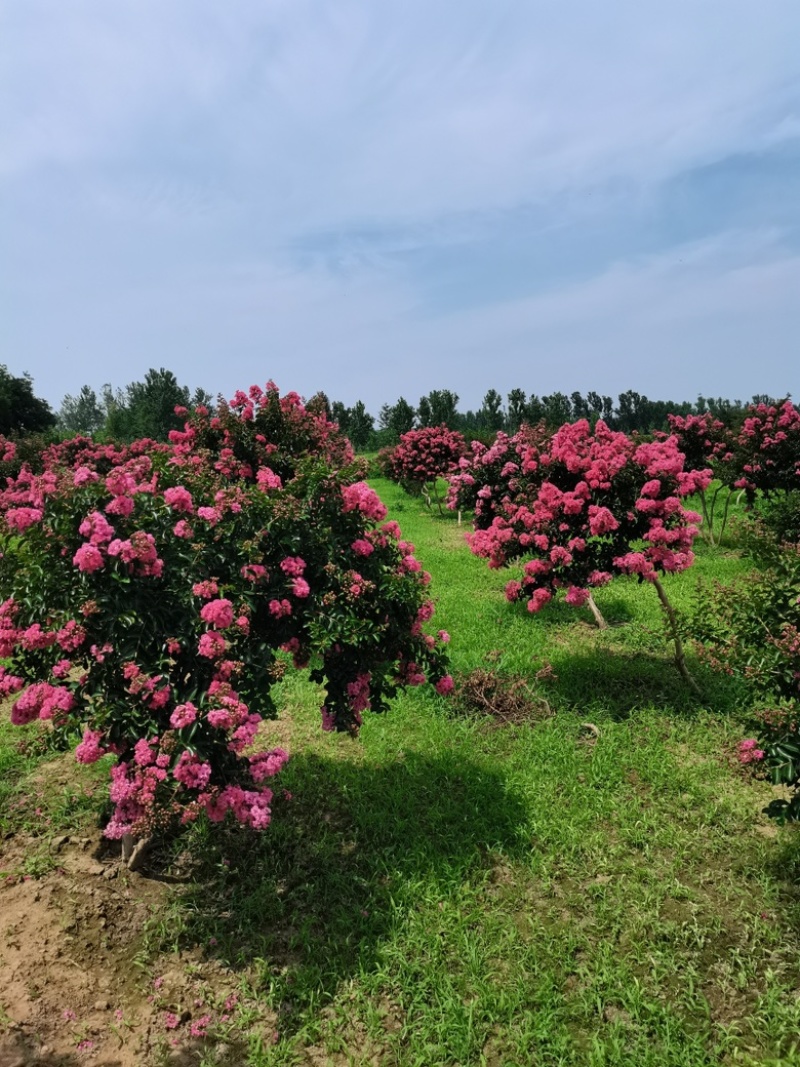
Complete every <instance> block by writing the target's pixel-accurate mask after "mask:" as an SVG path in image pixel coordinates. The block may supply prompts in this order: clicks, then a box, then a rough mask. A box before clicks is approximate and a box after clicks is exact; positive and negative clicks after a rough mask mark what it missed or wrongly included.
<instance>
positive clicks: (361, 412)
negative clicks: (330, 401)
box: [347, 400, 375, 449]
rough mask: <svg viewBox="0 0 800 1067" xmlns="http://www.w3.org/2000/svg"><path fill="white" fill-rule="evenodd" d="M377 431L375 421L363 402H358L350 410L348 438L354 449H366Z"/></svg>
mask: <svg viewBox="0 0 800 1067" xmlns="http://www.w3.org/2000/svg"><path fill="white" fill-rule="evenodd" d="M374 430H375V419H374V418H373V417H372V415H370V414H369V413H368V412H367V409H366V407H365V406H364V401H363V400H357V401H356V402H355V404H354V405H353V406H352V408H350V412H349V418H348V426H347V436H348V437H349V438H350V443H351V444H352V446H353V448H356V449H364V448H366V447H367V445H368V444H369V442H370V438H371V437H372V434H373V432H374Z"/></svg>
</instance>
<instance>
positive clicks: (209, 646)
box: [197, 630, 226, 659]
mask: <svg viewBox="0 0 800 1067" xmlns="http://www.w3.org/2000/svg"><path fill="white" fill-rule="evenodd" d="M225 647H226V646H225V638H224V637H223V636H222V634H221V633H219V632H218V631H217V630H209V631H208V633H205V634H203V635H202V637H201V638H200V642H199V644H198V647H197V650H198V652H199V653H200V655H201V656H205V657H206V659H219V657H220V656H222V655H223V654H224V652H225Z"/></svg>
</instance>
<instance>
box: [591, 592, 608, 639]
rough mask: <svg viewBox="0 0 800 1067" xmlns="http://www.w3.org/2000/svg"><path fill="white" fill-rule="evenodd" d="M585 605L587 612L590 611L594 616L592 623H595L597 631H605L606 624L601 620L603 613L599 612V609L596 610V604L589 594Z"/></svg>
mask: <svg viewBox="0 0 800 1067" xmlns="http://www.w3.org/2000/svg"><path fill="white" fill-rule="evenodd" d="M586 603H587V604H588V606H589V610H590V611H591V613H592V615H594V621H595V622H596V623H597V628H598V630H607V629H608V623H607V622H606V620H605V619H604V618H603V613H602V612H601V610H600V608H598V606H597V604H595V602H594V597H593V596H592V594H591V593H589V599H588V600H587V601H586Z"/></svg>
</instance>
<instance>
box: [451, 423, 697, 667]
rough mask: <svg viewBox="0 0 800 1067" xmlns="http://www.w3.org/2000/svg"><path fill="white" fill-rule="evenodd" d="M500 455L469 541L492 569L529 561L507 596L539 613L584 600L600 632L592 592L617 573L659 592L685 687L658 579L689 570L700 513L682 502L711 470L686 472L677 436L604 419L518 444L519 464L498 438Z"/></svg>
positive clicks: (679, 648) (672, 624) (679, 653)
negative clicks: (495, 481) (652, 437)
mask: <svg viewBox="0 0 800 1067" xmlns="http://www.w3.org/2000/svg"><path fill="white" fill-rule="evenodd" d="M497 450H498V452H500V453H501V454H500V455H499V456H498V457H497V458H496V459H492V461H491V462H492V465H493V466H494V467H496V465H497V462H498V460H505V461H506V463H505V465H504V466H503V467H501V470H500V475H501V479H503V478H506V477H508V481H507V482H506V483H505V484H503V483H502V481H501V485H500V487H499V491H497V490H495V489H493V490H492V492H491V493H487V494H486V495H485V496H484V497H483V499H484V500H487V501H489V500H491V505H490V507H489V508H488V509H487V510H486V511H484V510H481V511H480V513H479V514H477V516H476V526H477V529H476V530H475V532H474V533H473V534H471V535H468V539H469V542H470V546H471V548H472V551H473V552H474V553H475V555H478V556H482V557H484V558H485V559H487V560H488V562H489V566H490V567H498V568H499V567H503V566H505V565H506V564H507V563H510V562H511V561H512V560H515V559H519V558H520V557H527V562H526V563H525V564H524V567H523V577H522V580H521V581H510V582H509V583H508V584H507V585H506V597H507V599H508V600H510V601H516V600H520V599H524V600H526V601H527V605H528V610H529V611H533V612H536V611H539V610H540V609H541V608H543V607H544V606H545V604H547V603H548V602H549V601H550V600H552V599H553V596H554V595H555V594H556V593H557V592H558V591H559V590H565V591H566V596H565V599H566V601H567V603H569V604H574V605H580V604H586V603H588V604H589V606H590V607H591V608H592V610H593V611H594V613H595V615H596V617H597V618H598V622H600V623H601V625H603V624H604V623H603V620H602V616H600V615H599V612H598V610H597V608H596V605H595V604H594V601H593V599H592V597H591V590H592V589H593V588H595V587H597V586H602V585H605V584H606V583H607V582H610V581H611V579H612V578H613V577H614V576H615V575H618V574H635V575H637V576H638V577H639V579H640V580H644V581H649V582H651V583H652V584H653V585H654V586H655V588H656V591H657V593H658V595H659V598H660V599H661V602H662V605H663V606H664V609H665V611H666V613H667V617H668V620H669V623H670V628H671V631H672V635H673V638H674V640H675V648H676V663H677V664H678V667H679V669H680V670H681V672H682V673H683V674H684V676H685V677H686V678H687V680H689V679H688V674H687V672H686V669H685V664H684V659H683V651H682V646H681V642H680V637H679V634H678V631H677V624H676V620H675V616H674V612H673V610H672V607H671V605H670V604H669V601H668V600H667V597H666V593H665V591H664V588H663V586H662V585H661V583H660V581H659V578H658V576H659V575H660V574H663V573H672V572H677V571H682V570H685V569H686V568H687V567H688V566H690V565H691V563H692V561H693V559H694V556H693V554H692V550H691V548H692V542H693V540H694V538H695V536H696V535H697V532H698V527H697V523H698V522H699V521H700V516H699V515H696V514H694V513H693V512H690V511H687V510H686V509H685V508H684V506H683V504H682V499H683V498H684V497H686V496H687V495H689V494H690V493H694V492H697V491H698V490H699V489H702V488H705V487H706V486H707V485H708V483H709V481H710V479H711V471H710V470H702V471H687V470H686V469H685V460H684V456H683V454H682V453H681V452H680V451H679V449H678V446H677V441H676V439H675V438H674V437H668V438H666V439H664V440H661V441H653V442H647V443H637V442H636V441H634V440H632V439H631V438H630V437H628V436H627V435H625V434H624V433H619V432H615V431H613V430H610V429H609V428H608V427H607V426H606V425H605V423H604V422H602V421H601V422H598V423H597V425H596V427H595V429H594V432H592V431H591V429H590V427H589V423H588V422H587V421H586V420H585V419H583V420H580V421H579V422H576V423H567V424H566V425H564V426H562V427H561V428H560V429H559V430H558V431H557V432H556V433H555V434H554V435H553V437H552V438H551V439H550V440H549V442H548V441H545V442H543V443H542V444H541V445H536V444H528V445H525V446H516V448H515V451H516V459H515V460H512V459H510V458H509V455H508V453H509V451H510V442H508V441H506V440H503V439H499V445H498V448H497ZM490 451H491V450H490ZM478 458H479V460H480V459H481V458H482V456H479V457H478ZM509 464H510V466H509ZM511 467H513V468H514V469H513V470H512V469H511ZM484 469H486V468H485V467H484ZM509 474H510V477H509ZM487 488H488V487H487ZM457 491H458V490H456V492H457ZM480 492H483V490H481V491H480ZM501 494H502V495H501ZM489 515H492V516H493V517H492V518H491V521H490V522H489V523H488V525H486V520H487V519H488V518H489Z"/></svg>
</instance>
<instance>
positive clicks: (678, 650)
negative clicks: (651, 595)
mask: <svg viewBox="0 0 800 1067" xmlns="http://www.w3.org/2000/svg"><path fill="white" fill-rule="evenodd" d="M652 581H653V585H654V586H655V587H656V592H657V593H658V599H659V600H660V601H661V606H662V607H663V609H664V614H665V615H666V618H667V624H668V625H669V629H670V633H671V635H672V640H673V643H674V645H675V666H676V667H677V668H678V671H679V672H680V675H681V677H682V678H683V680H684V681H685V682H686V684H687V685H688V686H689V688H690V689H691V690H693V691H694V692H695V693H697V695H698V696H700V695H701V693H700V687H699V686H698V684H697V682H696V681H695V680H694V678H692V676H691V674H689V668H688V667H687V666H686V653H685V652H684V650H683V641H681V635H680V632H679V630H678V617H677V616H676V614H675V609H674V608H673V606H672V604H671V603H670V601H669V597H668V596H667V593H666V590H665V589H664V586H663V585H662V584H661V582H660V581H659V580H658V578H657V577H656V576H655V575H654V576H653V579H652Z"/></svg>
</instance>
